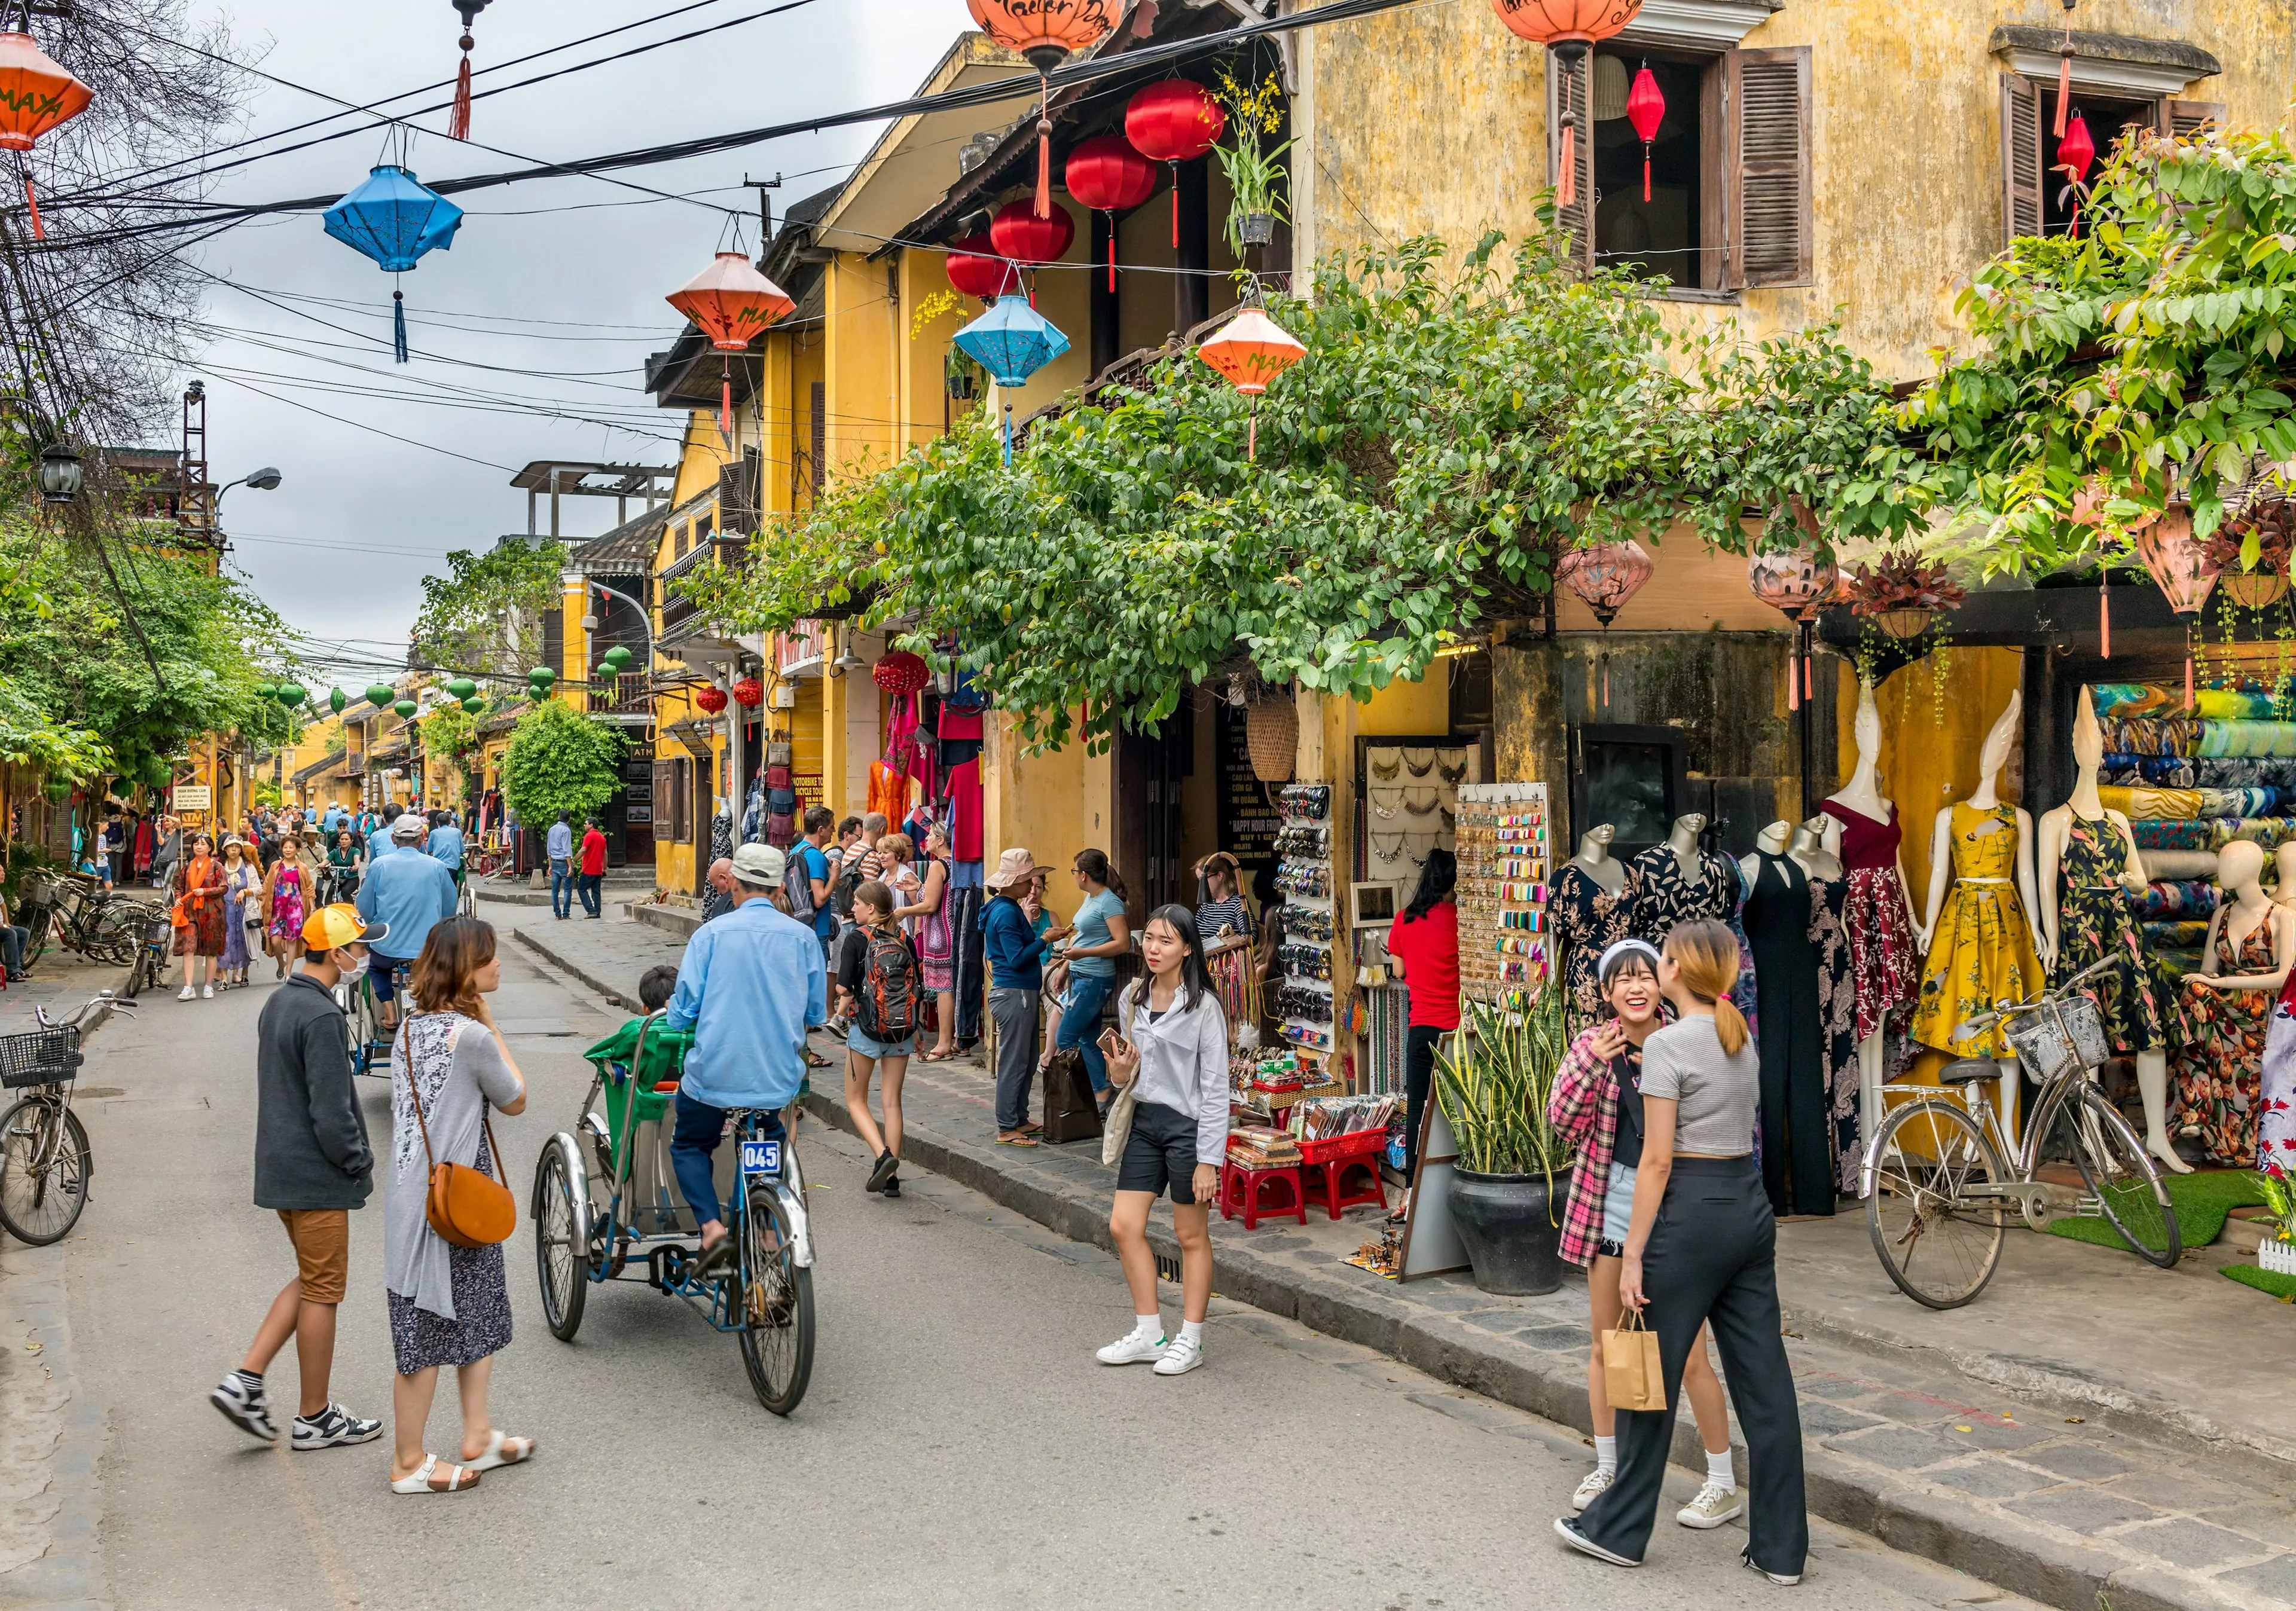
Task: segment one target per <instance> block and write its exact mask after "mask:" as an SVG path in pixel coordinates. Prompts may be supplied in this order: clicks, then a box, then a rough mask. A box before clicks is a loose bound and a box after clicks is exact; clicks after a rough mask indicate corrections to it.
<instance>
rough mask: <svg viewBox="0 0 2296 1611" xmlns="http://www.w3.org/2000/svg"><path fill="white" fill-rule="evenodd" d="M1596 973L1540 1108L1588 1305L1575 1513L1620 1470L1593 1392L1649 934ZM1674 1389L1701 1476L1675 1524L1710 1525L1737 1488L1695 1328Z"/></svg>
mask: <svg viewBox="0 0 2296 1611" xmlns="http://www.w3.org/2000/svg"><path fill="white" fill-rule="evenodd" d="M1595 978H1596V979H1597V981H1598V982H1599V984H1600V985H1601V988H1602V994H1603V1018H1602V1021H1601V1022H1599V1023H1597V1024H1596V1025H1595V1026H1593V1027H1592V1028H1589V1029H1586V1030H1583V1031H1581V1032H1580V1034H1579V1038H1578V1039H1577V1040H1575V1041H1573V1042H1571V1043H1570V1050H1569V1051H1566V1052H1564V1053H1563V1054H1562V1063H1561V1065H1560V1066H1559V1067H1557V1068H1556V1069H1555V1072H1554V1096H1553V1097H1552V1098H1551V1099H1549V1100H1548V1102H1547V1108H1546V1116H1547V1118H1548V1120H1549V1122H1551V1123H1552V1124H1554V1127H1555V1128H1556V1129H1558V1130H1560V1131H1561V1132H1562V1134H1563V1137H1564V1138H1565V1139H1566V1140H1567V1141H1570V1142H1571V1143H1573V1144H1574V1145H1575V1146H1576V1147H1577V1148H1578V1151H1579V1167H1578V1169H1577V1171H1576V1172H1575V1173H1573V1174H1572V1175H1571V1177H1570V1198H1569V1199H1568V1201H1567V1202H1566V1204H1565V1206H1564V1208H1563V1214H1562V1256H1563V1257H1564V1258H1567V1259H1569V1260H1570V1262H1571V1263H1574V1264H1579V1265H1583V1266H1585V1267H1586V1269H1587V1296H1588V1298H1589V1299H1590V1300H1591V1304H1592V1307H1593V1309H1594V1328H1595V1337H1594V1345H1593V1347H1592V1349H1591V1350H1590V1351H1589V1357H1588V1360H1587V1409H1588V1410H1589V1411H1591V1412H1592V1414H1593V1416H1594V1421H1595V1469H1594V1470H1593V1471H1592V1472H1590V1473H1588V1474H1587V1479H1586V1480H1585V1481H1584V1482H1582V1483H1580V1484H1579V1490H1578V1492H1575V1493H1573V1494H1572V1495H1571V1496H1570V1508H1571V1509H1572V1510H1574V1511H1579V1510H1584V1509H1586V1508H1587V1506H1589V1505H1591V1504H1593V1503H1594V1502H1595V1495H1596V1494H1598V1493H1600V1492H1603V1490H1604V1489H1605V1488H1608V1487H1609V1486H1610V1485H1611V1482H1612V1481H1613V1480H1615V1479H1616V1477H1617V1476H1618V1471H1619V1442H1618V1436H1617V1429H1618V1423H1617V1418H1616V1417H1615V1416H1614V1415H1613V1414H1612V1413H1611V1403H1610V1399H1609V1397H1608V1396H1607V1394H1605V1393H1604V1391H1603V1386H1604V1384H1603V1333H1604V1332H1605V1331H1609V1330H1612V1329H1616V1327H1617V1326H1618V1323H1619V1315H1620V1303H1619V1260H1620V1255H1621V1254H1622V1253H1624V1252H1625V1250H1626V1240H1627V1227H1628V1224H1629V1223H1631V1222H1632V1220H1633V1218H1634V1211H1635V1171H1636V1168H1637V1167H1638V1166H1639V1165H1641V1163H1642V1143H1643V1132H1642V1095H1641V1092H1640V1091H1639V1090H1638V1089H1637V1084H1638V1081H1639V1077H1640V1071H1641V1067H1642V1046H1643V1043H1644V1041H1646V1040H1648V1039H1649V1038H1650V1036H1651V1032H1652V1031H1653V1030H1655V1029H1657V1028H1658V1027H1659V1026H1660V1021H1661V1020H1660V1018H1659V1003H1660V996H1659V987H1658V950H1657V948H1656V947H1655V946H1653V945H1651V944H1650V943H1649V942H1648V941H1646V940H1620V942H1619V943H1618V944H1617V945H1612V946H1611V948H1610V949H1609V950H1607V951H1605V952H1603V956H1602V960H1601V961H1599V962H1598V963H1596V964H1595ZM1682 1387H1683V1392H1684V1393H1685V1395H1687V1396H1688V1398H1689V1400H1690V1408H1691V1413H1692V1414H1693V1415H1694V1416H1696V1417H1697V1419H1698V1435H1699V1440H1700V1442H1701V1443H1703V1444H1704V1445H1705V1448H1706V1483H1705V1485H1704V1486H1703V1487H1702V1488H1700V1489H1699V1491H1698V1497H1697V1498H1695V1499H1693V1500H1692V1501H1690V1502H1689V1503H1688V1504H1686V1505H1685V1506H1684V1507H1683V1508H1682V1509H1680V1510H1679V1511H1677V1513H1676V1516H1675V1519H1676V1520H1677V1521H1678V1522H1680V1523H1681V1524H1682V1525H1684V1526H1685V1527H1718V1526H1720V1525H1722V1524H1723V1523H1724V1522H1726V1521H1728V1520H1729V1519H1730V1518H1731V1517H1734V1516H1736V1515H1737V1514H1738V1510H1739V1503H1738V1483H1737V1477H1736V1476H1735V1474H1734V1472H1733V1471H1732V1470H1731V1467H1730V1417H1729V1414H1728V1412H1727V1411H1726V1410H1725V1409H1724V1408H1723V1403H1722V1383H1721V1380H1720V1378H1718V1377H1717V1376H1716V1375H1715V1374H1714V1366H1713V1364H1712V1363H1711V1362H1710V1361H1709V1359H1708V1357H1707V1353H1706V1334H1705V1332H1704V1331H1703V1330H1702V1331H1700V1333H1699V1334H1698V1343H1697V1345H1696V1346H1695V1347H1693V1349H1692V1350H1691V1353H1690V1359H1689V1362H1687V1363H1686V1364H1685V1366H1684V1368H1683V1372H1682Z"/></svg>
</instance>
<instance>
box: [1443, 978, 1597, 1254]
mask: <svg viewBox="0 0 2296 1611" xmlns="http://www.w3.org/2000/svg"><path fill="white" fill-rule="evenodd" d="M1569 1045H1570V1034H1569V1032H1568V1031H1567V1030H1566V1029H1565V1028H1564V1026H1563V1021H1562V985H1559V984H1557V983H1556V982H1555V981H1554V979H1553V978H1552V977H1549V978H1548V979H1546V981H1544V982H1543V983H1542V984H1540V985H1538V988H1537V994H1534V995H1531V996H1530V997H1529V999H1528V1000H1525V1001H1522V1002H1519V1003H1512V1004H1509V1005H1506V1006H1499V1007H1495V1006H1490V1005H1488V1004H1486V1003H1481V1002H1471V1003H1469V1004H1468V1005H1467V1008H1466V1015H1465V1017H1464V1018H1463V1019H1462V1021H1461V1023H1460V1026H1459V1033H1458V1034H1456V1036H1454V1037H1453V1039H1452V1043H1451V1051H1450V1053H1449V1055H1447V1056H1446V1057H1445V1058H1443V1059H1440V1060H1439V1062H1438V1063H1437V1065H1436V1068H1435V1084H1436V1089H1437V1092H1438V1095H1439V1100H1441V1102H1442V1104H1443V1116H1444V1117H1445V1118H1446V1119H1447V1120H1448V1121H1449V1122H1450V1125H1451V1136H1452V1140H1453V1141H1455V1142H1456V1145H1457V1147H1458V1149H1459V1153H1458V1163H1457V1165H1456V1166H1455V1168H1454V1169H1453V1171H1452V1175H1451V1191H1450V1203H1451V1219H1452V1223H1453V1224H1455V1225H1456V1227H1457V1228H1458V1231H1459V1240H1460V1242H1461V1243H1462V1244H1463V1245H1464V1247H1466V1250H1467V1262H1468V1263H1469V1264H1470V1265H1472V1267H1473V1270H1474V1273H1475V1285H1476V1286H1477V1287H1479V1288H1481V1289H1482V1290H1484V1291H1485V1292H1494V1293H1499V1294H1503V1295H1505V1296H1536V1295H1537V1294H1539V1293H1542V1292H1552V1291H1554V1289H1555V1288H1558V1287H1560V1286H1561V1285H1562V1194H1563V1191H1564V1190H1565V1188H1566V1186H1567V1184H1568V1180H1567V1176H1566V1174H1565V1170H1566V1168H1567V1166H1568V1165H1569V1163H1570V1147H1569V1145H1568V1144H1567V1143H1566V1142H1565V1141H1563V1140H1562V1135H1561V1134H1560V1133H1558V1132H1557V1131H1556V1130H1555V1128H1554V1125H1553V1124H1550V1123H1549V1122H1548V1120H1547V1116H1546V1103H1547V1099H1548V1098H1549V1097H1550V1096H1552V1095H1553V1094H1554V1071H1555V1069H1556V1067H1558V1066H1559V1065H1560V1064H1561V1063H1562V1053H1563V1051H1564V1050H1565V1049H1566V1048H1567V1047H1568V1046H1569Z"/></svg>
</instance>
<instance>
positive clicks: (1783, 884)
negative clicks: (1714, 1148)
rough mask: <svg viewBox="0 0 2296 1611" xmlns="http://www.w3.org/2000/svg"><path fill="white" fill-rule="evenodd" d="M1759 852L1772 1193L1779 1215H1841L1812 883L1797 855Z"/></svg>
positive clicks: (1749, 907)
mask: <svg viewBox="0 0 2296 1611" xmlns="http://www.w3.org/2000/svg"><path fill="white" fill-rule="evenodd" d="M1754 856H1755V859H1756V860H1757V861H1758V862H1759V863H1760V871H1759V873H1758V874H1757V875H1756V877H1755V879H1754V887H1752V888H1751V889H1750V890H1749V891H1747V893H1746V904H1745V923H1746V937H1747V939H1748V940H1750V941H1751V943H1752V945H1753V948H1754V978H1755V983H1756V985H1757V994H1758V999H1759V1002H1760V1003H1761V1010H1762V1024H1763V1026H1764V1028H1765V1030H1766V1031H1767V1033H1765V1034H1763V1035H1762V1036H1761V1037H1760V1038H1759V1042H1758V1048H1759V1051H1760V1053H1761V1066H1762V1097H1761V1106H1760V1121H1761V1149H1760V1150H1761V1155H1762V1184H1763V1189H1764V1190H1766V1191H1767V1192H1768V1193H1769V1198H1770V1206H1771V1207H1772V1208H1773V1209H1774V1210H1775V1212H1777V1213H1779V1214H1832V1213H1833V1197H1834V1180H1835V1165H1834V1157H1833V1090H1832V1086H1833V1082H1832V1080H1831V1079H1830V1078H1829V1077H1828V1071H1827V1068H1826V1063H1825V1029H1824V1024H1823V1020H1822V1018H1821V1017H1820V1012H1819V1005H1818V978H1817V976H1818V961H1819V958H1818V948H1817V945H1816V943H1815V942H1814V941H1813V940H1812V939H1811V937H1810V931H1811V928H1813V923H1812V921H1811V912H1812V910H1813V906H1812V895H1811V893H1810V887H1809V879H1808V875H1807V874H1806V873H1804V872H1803V871H1802V869H1801V864H1800V863H1798V862H1796V861H1794V860H1793V859H1792V857H1790V856H1782V855H1770V854H1769V853H1768V852H1767V851H1764V850H1759V849H1757V850H1756V851H1755V852H1754ZM1648 1089H1649V1086H1648V1083H1647V1081H1645V1084H1644V1090H1645V1091H1647V1090H1648Z"/></svg>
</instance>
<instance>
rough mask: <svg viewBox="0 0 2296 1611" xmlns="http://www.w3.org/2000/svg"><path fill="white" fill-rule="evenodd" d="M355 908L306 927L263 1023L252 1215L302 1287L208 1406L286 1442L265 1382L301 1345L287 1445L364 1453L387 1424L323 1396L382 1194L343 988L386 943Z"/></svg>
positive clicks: (274, 1310) (324, 913)
mask: <svg viewBox="0 0 2296 1611" xmlns="http://www.w3.org/2000/svg"><path fill="white" fill-rule="evenodd" d="M387 933H389V929H388V928H386V927H385V926H384V925H382V924H381V923H375V924H372V925H370V924H367V923H365V921H364V920H362V919H361V918H360V917H359V915H358V909H357V907H354V906H347V905H338V906H323V907H321V908H320V909H319V910H318V911H316V912H313V913H312V914H311V916H310V918H309V920H307V922H305V923H304V925H303V943H304V945H306V946H307V947H308V949H307V952H306V953H305V955H304V959H303V966H302V968H301V969H300V971H299V972H297V973H295V974H294V975H292V976H291V977H290V978H289V979H288V980H287V982H286V983H285V984H284V985H281V986H280V987H279V988H278V989H277V990H275V991H273V992H272V994H271V999H270V1000H269V1001H267V1002H265V1003H264V1004H263V1016H262V1018H260V1019H259V1020H258V1022H257V1025H256V1031H255V1034H256V1052H255V1085H256V1116H255V1205H256V1206H257V1207H258V1208H271V1209H275V1210H277V1212H278V1214H279V1218H280V1222H281V1223H283V1224H284V1225H285V1226H286V1227H287V1239H288V1240H289V1241H291V1242H292V1243H293V1244H294V1246H295V1266H296V1271H295V1279H294V1280H291V1281H289V1282H288V1283H287V1284H286V1286H284V1287H283V1288H280V1291H279V1296H277V1297H275V1298H274V1299H273V1300H272V1301H271V1313H268V1314H266V1315H265V1316H264V1317H263V1324H262V1325H261V1326H260V1327H258V1329H257V1330H256V1333H255V1341H254V1342H253V1343H252V1344H250V1345H249V1347H248V1350H247V1357H246V1359H244V1360H243V1361H242V1362H241V1363H240V1367H239V1369H238V1370H234V1371H233V1372H232V1373H231V1374H230V1375H228V1376H226V1377H225V1378H223V1381H222V1383H221V1384H220V1385H219V1386H217V1388H216V1390H215V1391H214V1392H213V1393H211V1394H209V1395H208V1401H209V1402H210V1403H212V1404H214V1405H215V1407H216V1408H217V1409H218V1410H220V1411H223V1413H224V1416H225V1419H228V1420H229V1421H230V1422H231V1423H232V1424H233V1425H234V1426H235V1427H239V1428H240V1429H241V1430H242V1431H243V1432H246V1433H249V1434H250V1435H253V1436H256V1437H259V1438H261V1439H262V1440H263V1441H264V1442H266V1443H277V1442H278V1441H279V1427H278V1425H277V1423H276V1422H275V1421H274V1420H273V1419H271V1395H270V1394H269V1392H268V1390H267V1389H266V1387H265V1386H264V1385H263V1372H264V1370H265V1369H266V1367H268V1366H269V1365H270V1363H271V1362H272V1360H273V1359H274V1358H275V1357H276V1356H277V1354H278V1353H279V1351H280V1350H281V1349H282V1348H283V1347H285V1346H286V1345H287V1339H288V1338H289V1337H293V1338H294V1339H295V1363H296V1366H297V1370H298V1374H299V1387H300V1389H301V1398H302V1402H301V1403H300V1404H299V1406H298V1413H297V1415H296V1417H295V1427H294V1432H293V1435H292V1438H291V1446H292V1447H294V1448H297V1449H332V1448H335V1447H337V1446H339V1445H340V1444H344V1443H366V1442H368V1441H369V1440H371V1439H373V1437H375V1436H376V1435H378V1434H380V1433H381V1431H382V1423H381V1421H380V1420H375V1419H369V1418H367V1417H365V1416H359V1415H353V1414H352V1413H351V1412H350V1411H348V1410H346V1409H344V1408H343V1407H342V1406H341V1405H340V1404H338V1403H336V1402H333V1401H332V1400H331V1399H330V1398H329V1397H328V1396H327V1384H328V1378H329V1376H330V1375H331V1374H332V1371H333V1369H334V1361H335V1310H336V1306H337V1305H339V1304H341V1302H342V1301H343V1294H344V1292H345V1290H346V1288H348V1283H349V1279H350V1253H351V1239H350V1238H351V1230H350V1221H351V1210H352V1209H354V1208H359V1207H363V1206H365V1203H366V1199H367V1196H368V1194H369V1193H370V1192H372V1191H373V1189H374V1152H373V1149H372V1148H371V1147H370V1146H369V1145H368V1143H367V1134H366V1116H365V1114H363V1113H361V1112H360V1111H359V1104H358V1093H357V1091H356V1090H355V1089H354V1088H353V1086H352V1084H351V1059H350V1026H349V1025H348V1022H347V1021H346V1019H345V1018H344V1016H343V1010H342V1009H341V1008H340V1007H338V1006H337V1005H336V1004H335V986H336V985H339V984H341V983H344V982H345V981H349V982H352V983H356V982H357V979H358V977H359V976H360V975H361V974H363V973H365V971H366V953H367V947H368V946H369V945H373V944H375V943H376V942H377V941H380V940H381V939H382V937H383V936H385V935H386V934H387Z"/></svg>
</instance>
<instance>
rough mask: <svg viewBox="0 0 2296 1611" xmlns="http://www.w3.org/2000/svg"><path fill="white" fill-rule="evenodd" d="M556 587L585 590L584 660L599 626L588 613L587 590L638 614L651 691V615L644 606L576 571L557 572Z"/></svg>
mask: <svg viewBox="0 0 2296 1611" xmlns="http://www.w3.org/2000/svg"><path fill="white" fill-rule="evenodd" d="M558 585H559V587H560V588H561V589H562V590H563V589H566V588H570V587H580V588H583V589H585V590H586V591H585V592H584V593H583V595H582V606H583V609H582V634H583V637H584V640H585V644H584V655H583V658H585V659H586V660H588V659H590V658H591V657H590V655H589V652H588V644H587V640H588V639H589V638H590V637H591V636H593V635H594V634H595V633H596V632H597V630H598V625H599V623H598V617H596V616H594V615H593V614H591V613H590V609H589V604H590V594H589V592H588V591H587V590H591V589H594V590H595V591H597V592H599V593H604V594H605V595H606V596H607V597H609V598H613V599H619V600H620V601H622V602H623V603H625V604H627V605H628V606H629V607H630V608H631V609H635V610H636V611H637V612H638V625H639V626H641V627H643V628H644V631H645V646H646V655H645V673H646V686H647V688H648V689H649V690H651V689H652V686H653V657H654V650H653V616H652V612H651V611H649V610H648V609H646V607H645V606H644V604H641V603H639V602H638V601H636V600H635V599H634V598H632V597H630V595H629V594H627V593H624V592H623V591H622V590H621V589H620V588H619V587H609V586H607V585H605V584H604V583H603V582H599V581H594V580H593V579H592V578H591V577H588V576H586V575H585V574H583V573H582V572H581V571H578V570H572V569H569V570H562V571H561V572H559V574H558Z"/></svg>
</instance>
